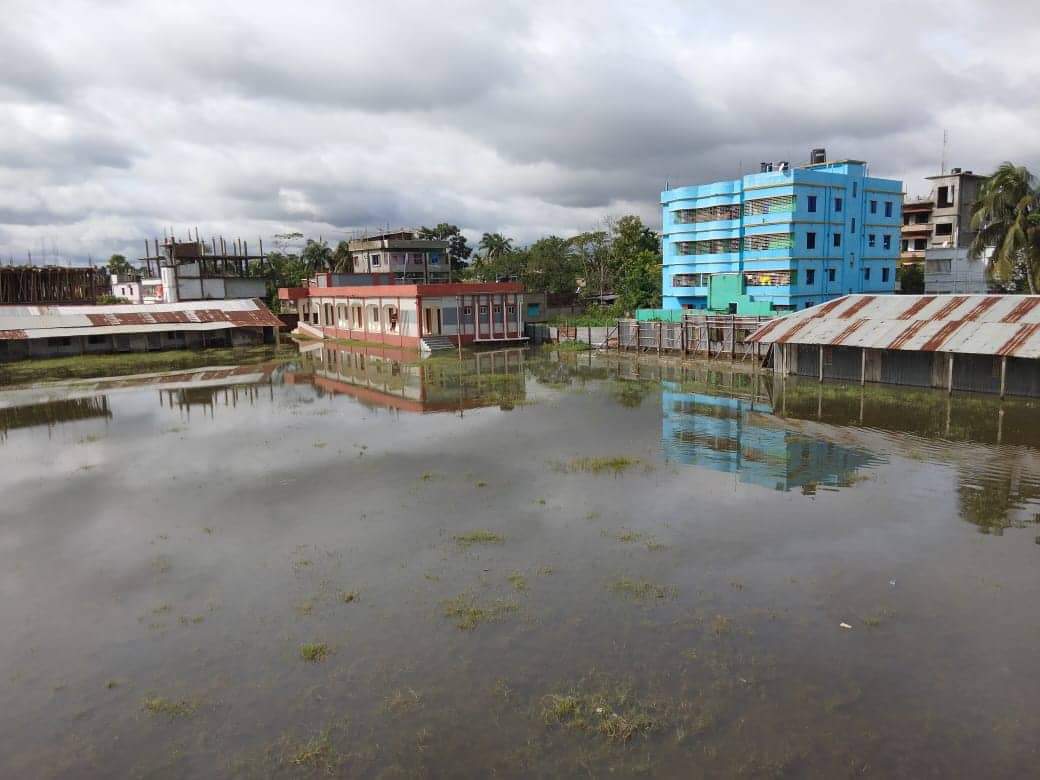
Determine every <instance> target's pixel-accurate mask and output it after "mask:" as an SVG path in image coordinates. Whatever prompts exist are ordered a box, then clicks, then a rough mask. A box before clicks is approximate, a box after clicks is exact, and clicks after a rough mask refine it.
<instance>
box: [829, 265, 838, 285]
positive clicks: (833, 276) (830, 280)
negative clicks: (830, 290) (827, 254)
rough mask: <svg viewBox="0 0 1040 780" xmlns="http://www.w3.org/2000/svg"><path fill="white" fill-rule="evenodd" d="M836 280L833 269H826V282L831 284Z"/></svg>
mask: <svg viewBox="0 0 1040 780" xmlns="http://www.w3.org/2000/svg"><path fill="white" fill-rule="evenodd" d="M836 278H837V274H836V273H835V271H834V269H833V268H828V269H827V281H828V282H833V281H834V280H835V279H836Z"/></svg>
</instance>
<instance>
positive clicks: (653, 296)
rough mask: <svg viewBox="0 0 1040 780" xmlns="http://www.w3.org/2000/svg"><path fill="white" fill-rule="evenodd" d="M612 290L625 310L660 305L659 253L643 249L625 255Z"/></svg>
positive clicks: (654, 307)
mask: <svg viewBox="0 0 1040 780" xmlns="http://www.w3.org/2000/svg"><path fill="white" fill-rule="evenodd" d="M614 291H615V292H616V293H617V294H618V296H619V299H620V302H621V306H622V308H623V309H624V310H625V311H629V312H632V311H635V310H636V309H656V308H659V307H660V306H661V255H660V253H658V252H655V251H651V250H648V249H643V250H640V251H639V252H637V253H636V254H635V255H633V256H630V257H627V258H626V259H625V262H624V264H623V265H622V267H621V272H620V274H619V275H618V281H617V285H616V286H615V288H614Z"/></svg>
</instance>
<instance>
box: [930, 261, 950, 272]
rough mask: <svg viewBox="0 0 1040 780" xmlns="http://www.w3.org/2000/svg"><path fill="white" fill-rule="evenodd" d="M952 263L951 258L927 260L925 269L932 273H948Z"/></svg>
mask: <svg viewBox="0 0 1040 780" xmlns="http://www.w3.org/2000/svg"><path fill="white" fill-rule="evenodd" d="M950 263H951V261H950V260H926V261H925V270H926V271H927V272H928V273H931V274H948V273H949V272H950Z"/></svg>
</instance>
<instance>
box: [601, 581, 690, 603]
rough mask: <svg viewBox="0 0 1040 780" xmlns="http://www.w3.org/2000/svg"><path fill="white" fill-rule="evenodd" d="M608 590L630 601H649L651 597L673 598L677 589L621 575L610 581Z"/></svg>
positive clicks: (676, 593)
mask: <svg viewBox="0 0 1040 780" xmlns="http://www.w3.org/2000/svg"><path fill="white" fill-rule="evenodd" d="M610 590H611V592H612V593H614V594H615V595H617V596H621V597H622V598H626V599H629V600H631V601H649V600H651V599H664V598H668V597H669V596H670V597H671V598H675V597H676V596H677V595H678V591H677V590H676V589H675V587H674V586H673V587H665V586H663V585H655V584H654V583H652V582H650V581H648V580H633V579H629V578H628V577H622V578H621V579H618V580H615V581H614V582H612V583H610Z"/></svg>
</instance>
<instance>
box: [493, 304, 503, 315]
mask: <svg viewBox="0 0 1040 780" xmlns="http://www.w3.org/2000/svg"><path fill="white" fill-rule="evenodd" d="M494 311H495V314H496V315H498V314H501V313H502V307H501V306H500V305H498V304H497V303H496V304H495V308H494Z"/></svg>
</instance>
